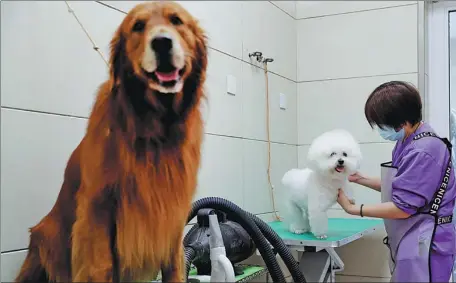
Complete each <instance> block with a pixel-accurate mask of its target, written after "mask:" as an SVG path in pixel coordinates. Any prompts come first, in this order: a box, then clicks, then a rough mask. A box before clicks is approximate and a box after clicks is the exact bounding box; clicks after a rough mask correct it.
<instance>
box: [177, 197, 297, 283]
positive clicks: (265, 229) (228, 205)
mask: <svg viewBox="0 0 456 283" xmlns="http://www.w3.org/2000/svg"><path fill="white" fill-rule="evenodd" d="M202 208H212V209H217V210H220V211H222V212H225V213H226V214H227V216H228V218H230V219H232V220H233V221H236V222H237V223H239V224H240V225H241V226H242V227H243V228H244V229H245V230H246V231H247V233H248V234H249V235H250V237H252V240H253V241H254V242H255V245H256V246H257V248H258V250H259V252H260V254H261V256H262V257H263V260H264V262H265V264H266V267H267V268H268V271H269V274H270V275H271V277H272V281H273V282H285V277H284V276H283V272H282V270H281V268H280V266H279V264H278V262H277V259H276V257H275V255H274V252H273V251H272V249H271V247H270V245H272V246H273V247H274V249H275V250H276V251H277V252H278V253H279V255H280V257H281V258H282V260H283V262H284V263H285V265H286V266H287V268H288V270H289V271H290V273H291V276H292V277H293V281H294V282H300V283H305V282H306V279H305V278H304V275H303V274H302V272H301V271H300V270H299V265H298V263H297V262H296V260H295V259H294V257H293V255H292V254H291V253H290V250H289V249H288V247H287V246H286V245H285V243H284V242H283V241H282V239H280V237H279V236H278V235H277V233H276V232H274V230H272V229H271V227H269V225H268V224H266V223H265V222H264V221H262V220H261V219H259V218H258V217H256V216H255V215H253V214H252V213H250V212H246V211H244V210H243V209H241V208H240V207H239V206H237V205H236V204H234V203H232V202H230V201H228V200H226V199H222V198H218V197H208V198H203V199H200V200H197V201H196V202H194V203H193V206H192V210H191V211H190V214H189V217H188V222H190V221H191V220H192V219H193V218H194V217H195V216H196V214H197V213H198V210H200V209H202ZM185 243H186V238H184V244H185ZM186 264H187V262H186Z"/></svg>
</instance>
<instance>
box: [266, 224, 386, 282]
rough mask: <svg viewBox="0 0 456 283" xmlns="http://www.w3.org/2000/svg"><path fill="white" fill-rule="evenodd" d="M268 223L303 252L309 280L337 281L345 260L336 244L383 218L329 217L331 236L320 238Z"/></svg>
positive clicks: (362, 232) (301, 263)
mask: <svg viewBox="0 0 456 283" xmlns="http://www.w3.org/2000/svg"><path fill="white" fill-rule="evenodd" d="M268 224H269V226H270V227H271V228H272V229H273V230H274V231H275V232H276V233H277V234H278V235H279V237H281V238H282V240H283V241H284V242H285V244H286V245H287V246H288V247H289V248H290V249H292V250H296V251H300V252H303V253H302V256H301V259H300V261H299V268H300V270H301V272H302V273H303V274H304V276H305V277H306V280H307V282H335V279H336V276H335V273H336V272H340V271H343V270H344V263H343V261H342V260H341V258H340V257H339V256H338V254H337V253H336V251H335V250H334V248H339V247H342V246H343V245H346V244H348V243H351V242H353V241H355V240H357V239H360V238H362V237H363V236H365V235H368V234H371V233H372V232H374V231H375V230H377V229H379V228H381V227H382V226H383V220H380V219H366V218H330V219H329V223H328V228H329V231H328V234H327V236H328V238H327V239H325V240H319V239H317V238H315V237H314V236H313V235H312V234H311V233H306V234H302V235H297V234H293V233H291V232H289V231H288V227H286V224H285V223H283V222H280V221H275V222H270V223H268Z"/></svg>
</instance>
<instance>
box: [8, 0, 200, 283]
mask: <svg viewBox="0 0 456 283" xmlns="http://www.w3.org/2000/svg"><path fill="white" fill-rule="evenodd" d="M100 20H102V19H100ZM156 39H157V40H156ZM154 40H155V42H154V44H155V43H156V46H154V45H153V44H152V43H151V41H154ZM160 40H161V41H160ZM157 42H158V43H157ZM170 44H171V45H170ZM206 66H207V48H206V38H205V35H204V32H203V30H202V29H201V28H200V26H199V24H198V22H197V21H196V20H195V19H194V18H193V17H192V16H191V15H190V14H189V13H188V12H187V11H186V10H184V9H183V8H182V7H181V6H180V5H178V4H176V3H173V2H148V3H144V4H140V5H138V6H136V7H135V8H133V9H132V10H131V11H130V12H129V13H128V15H127V16H126V17H125V19H124V20H123V22H122V24H121V25H120V27H119V28H118V30H117V31H116V33H115V35H114V38H113V39H112V42H111V57H110V77H109V79H108V81H106V82H105V83H103V84H102V85H101V87H100V89H99V92H98V96H97V99H96V102H95V104H94V106H93V110H92V113H91V115H90V117H89V121H88V127H87V132H86V134H85V136H84V138H83V139H82V141H81V143H80V144H79V146H78V147H77V148H76V149H75V151H74V152H73V153H72V155H71V157H70V159H69V161H68V164H67V167H66V170H65V176H64V182H63V185H62V188H61V191H60V194H59V196H58V199H57V202H56V203H55V205H54V207H53V208H52V210H51V211H50V212H49V214H48V215H46V216H45V217H44V218H43V219H42V220H41V221H40V222H39V223H38V224H37V225H36V226H34V227H33V228H31V229H30V231H31V235H30V245H29V251H28V255H27V258H26V259H25V262H24V264H23V266H22V268H21V270H20V272H19V274H18V276H17V278H16V281H17V282H48V281H52V282H55V281H57V282H110V281H119V280H120V281H129V282H133V281H144V280H147V281H148V280H153V279H154V278H155V276H156V275H157V273H158V272H159V271H160V270H161V271H162V274H163V281H165V282H183V281H184V273H185V271H184V269H185V268H184V257H183V248H182V236H183V235H182V234H183V229H184V226H185V224H186V220H187V214H188V212H189V209H190V206H191V201H192V198H193V196H194V192H195V189H196V182H197V171H198V169H199V164H200V146H201V142H202V138H203V123H202V118H201V113H200V109H199V108H200V102H201V101H202V98H203V97H204V94H203V84H204V81H205V76H206ZM88 71H89V70H88ZM68 130H69V131H71V129H68Z"/></svg>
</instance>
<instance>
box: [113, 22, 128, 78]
mask: <svg viewBox="0 0 456 283" xmlns="http://www.w3.org/2000/svg"><path fill="white" fill-rule="evenodd" d="M110 51H111V54H110V58H109V71H110V75H111V79H112V80H113V81H114V84H115V85H117V84H118V83H119V82H120V79H121V78H120V76H121V73H122V67H124V63H125V62H126V60H125V59H126V58H125V37H124V36H123V34H122V30H121V28H120V27H119V28H118V29H117V31H116V33H115V34H114V37H113V38H112V40H111V44H110Z"/></svg>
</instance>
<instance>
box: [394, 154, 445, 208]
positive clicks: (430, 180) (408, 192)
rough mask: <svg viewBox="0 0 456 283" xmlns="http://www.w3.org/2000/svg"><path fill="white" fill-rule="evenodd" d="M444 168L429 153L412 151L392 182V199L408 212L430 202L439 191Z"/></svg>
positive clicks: (405, 157) (405, 158)
mask: <svg viewBox="0 0 456 283" xmlns="http://www.w3.org/2000/svg"><path fill="white" fill-rule="evenodd" d="M442 174H443V168H442V166H440V165H439V164H438V163H437V162H436V161H435V159H434V158H433V157H432V156H430V155H429V154H427V153H425V152H422V151H411V152H409V153H408V154H407V155H406V156H404V157H403V158H402V161H401V162H400V163H399V166H398V171H397V175H396V177H395V178H393V182H392V201H393V203H394V204H395V205H396V206H397V207H398V208H400V209H401V210H402V211H404V212H405V213H407V214H415V213H416V212H417V211H418V209H420V208H421V207H423V206H425V205H426V204H428V203H430V202H431V200H432V197H433V196H434V194H435V192H436V191H437V187H438V186H439V183H440V178H441V176H442Z"/></svg>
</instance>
